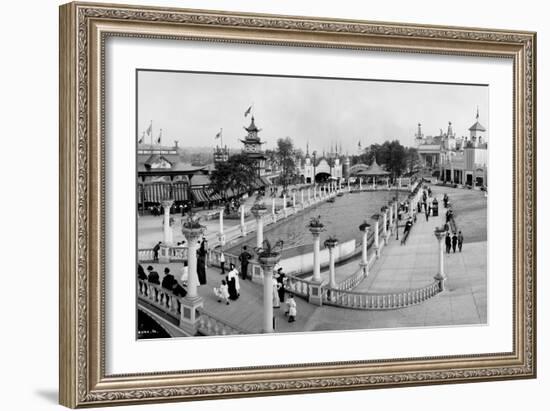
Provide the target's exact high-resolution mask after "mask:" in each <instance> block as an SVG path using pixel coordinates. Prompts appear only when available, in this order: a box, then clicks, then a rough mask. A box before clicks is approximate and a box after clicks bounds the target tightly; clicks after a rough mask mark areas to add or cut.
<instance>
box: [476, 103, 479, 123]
mask: <svg viewBox="0 0 550 411" xmlns="http://www.w3.org/2000/svg"><path fill="white" fill-rule="evenodd" d="M476 120H479V106H477V113H476Z"/></svg>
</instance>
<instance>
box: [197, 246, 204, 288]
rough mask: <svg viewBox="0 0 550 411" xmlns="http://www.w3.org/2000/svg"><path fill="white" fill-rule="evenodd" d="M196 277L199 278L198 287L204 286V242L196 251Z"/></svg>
mask: <svg viewBox="0 0 550 411" xmlns="http://www.w3.org/2000/svg"><path fill="white" fill-rule="evenodd" d="M197 277H199V284H200V285H204V284H206V246H205V244H204V240H203V241H202V243H201V246H200V247H199V249H198V250H197Z"/></svg>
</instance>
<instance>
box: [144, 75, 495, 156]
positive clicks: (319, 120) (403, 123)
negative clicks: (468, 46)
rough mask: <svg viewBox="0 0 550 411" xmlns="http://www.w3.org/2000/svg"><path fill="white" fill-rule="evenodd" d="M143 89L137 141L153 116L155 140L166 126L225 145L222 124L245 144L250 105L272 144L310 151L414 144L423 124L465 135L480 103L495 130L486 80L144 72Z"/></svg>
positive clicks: (180, 135)
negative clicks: (286, 142)
mask: <svg viewBox="0 0 550 411" xmlns="http://www.w3.org/2000/svg"><path fill="white" fill-rule="evenodd" d="M137 91H138V102H137V111H138V136H137V138H140V137H141V136H142V133H143V132H144V131H145V130H146V129H147V128H148V127H149V124H150V123H151V121H152V122H153V123H152V124H153V135H154V136H155V138H156V137H157V136H158V134H159V132H160V129H162V136H163V137H162V143H163V144H166V145H168V144H172V143H173V142H174V141H175V140H177V141H178V142H179V145H180V146H181V147H183V148H185V147H205V146H214V145H216V144H219V143H220V140H216V139H215V136H216V134H217V133H218V132H219V131H220V129H223V131H222V138H223V144H224V145H227V146H228V147H230V148H235V149H237V148H241V147H242V143H240V141H239V139H242V138H244V136H245V135H246V131H245V130H244V129H243V127H245V126H248V125H249V123H250V115H249V116H248V117H247V118H245V116H244V113H245V111H246V110H247V108H248V107H250V106H252V114H253V115H254V117H255V122H256V125H257V126H258V127H259V128H260V129H262V131H261V132H260V134H259V135H260V138H261V139H262V140H263V141H265V142H266V144H265V145H264V147H263V148H264V149H265V148H273V147H274V146H275V144H276V141H277V139H278V138H281V137H291V138H292V139H293V140H294V143H295V146H296V147H297V148H302V149H303V150H304V151H305V149H306V143H309V149H310V152H311V151H313V150H317V151H318V152H323V150H326V151H329V149H330V147H331V144H336V142H337V143H338V145H339V146H340V144H341V146H342V151H343V152H349V153H356V151H357V144H358V142H359V141H360V142H361V145H362V146H363V147H366V146H368V145H370V144H374V143H383V142H384V141H386V140H394V139H398V140H400V142H401V143H402V144H404V145H406V146H413V145H414V134H415V133H416V130H417V124H418V123H422V132H423V133H424V134H425V135H438V134H439V130H440V129H443V131H446V130H447V126H448V122H449V121H451V122H452V124H453V129H454V131H455V132H456V135H457V136H462V135H468V134H469V132H468V128H469V127H470V126H471V125H472V124H473V123H474V122H475V116H476V110H477V108H478V107H479V121H480V123H481V124H482V125H484V126H485V127H486V128H487V129H488V130H489V127H488V121H487V114H488V107H489V101H488V98H489V97H488V96H489V93H488V87H487V86H483V85H459V84H433V83H406V82H386V81H372V80H363V79H359V80H347V79H322V78H296V77H268V76H251V75H244V74H243V75H229V74H216V73H208V74H206V73H186V72H159V71H139V72H138V81H137ZM486 137H488V133H487V136H486ZM145 142H146V143H147V142H149V137H146V139H145Z"/></svg>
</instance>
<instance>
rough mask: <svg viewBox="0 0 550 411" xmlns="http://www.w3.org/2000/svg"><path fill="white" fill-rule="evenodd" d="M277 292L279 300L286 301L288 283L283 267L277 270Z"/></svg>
mask: <svg viewBox="0 0 550 411" xmlns="http://www.w3.org/2000/svg"><path fill="white" fill-rule="evenodd" d="M277 274H278V277H277V294H279V301H280V302H281V303H284V302H285V291H286V290H285V283H286V281H285V280H286V278H285V277H286V276H285V273H283V268H282V267H279V269H278V270H277Z"/></svg>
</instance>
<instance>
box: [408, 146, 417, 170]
mask: <svg viewBox="0 0 550 411" xmlns="http://www.w3.org/2000/svg"><path fill="white" fill-rule="evenodd" d="M419 165H420V157H419V155H418V150H417V149H416V148H415V147H407V167H408V169H409V170H408V171H409V172H410V173H412V172H414V171H415V170H416V169H417V168H418V166H419Z"/></svg>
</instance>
